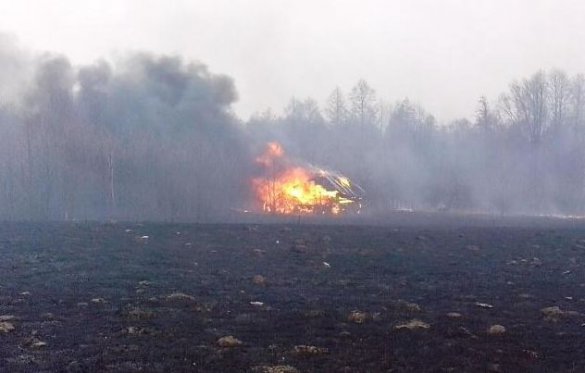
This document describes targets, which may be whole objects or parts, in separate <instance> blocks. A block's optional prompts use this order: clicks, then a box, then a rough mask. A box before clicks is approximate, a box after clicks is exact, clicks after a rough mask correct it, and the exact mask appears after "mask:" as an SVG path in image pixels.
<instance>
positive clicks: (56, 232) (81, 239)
mask: <svg viewBox="0 0 585 373" xmlns="http://www.w3.org/2000/svg"><path fill="white" fill-rule="evenodd" d="M409 219H411V220H412V222H414V221H415V220H416V219H415V218H413V217H412V216H411V217H410V218H409ZM421 219H422V221H423V222H425V224H423V225H420V226H416V225H415V224H402V225H401V224H400V221H401V220H400V219H397V220H396V221H392V222H391V223H390V224H379V225H378V226H371V225H361V226H360V225H309V224H305V225H296V224H283V223H281V224H269V225H265V224H262V225H260V224H231V225H194V224H132V223H116V224H98V223H76V224H30V223H27V224H25V223H21V224H16V223H4V224H2V225H0V255H1V258H2V260H1V261H0V274H1V276H0V315H1V316H0V318H1V320H0V322H1V323H2V324H0V325H2V326H3V329H5V331H4V332H1V331H0V370H1V371H7V372H8V371H10V372H32V371H34V372H39V371H41V372H42V371H47V372H48V371H51V372H53V371H63V372H87V371H90V372H91V371H106V372H130V371H149V372H150V371H153V372H157V371H161V372H162V371H175V372H177V371H197V372H227V371H257V372H263V371H266V372H271V371H272V372H276V371H278V370H276V369H277V368H275V367H277V366H281V368H282V369H283V370H281V371H286V370H285V369H289V370H288V371H294V370H293V367H294V369H296V370H298V371H300V372H326V371H331V372H343V371H345V372H373V371H376V372H377V371H392V372H402V371H416V372H427V371H428V372H431V371H437V372H441V371H445V372H448V371H454V372H455V371H456V372H461V371H466V372H477V371H494V372H498V371H499V372H521V371H530V372H545V371H546V372H550V371H554V372H563V371H566V372H578V371H584V370H585V358H584V357H583V353H582V352H583V351H584V350H585V338H584V337H585V326H583V325H584V323H585V316H584V315H583V314H582V312H584V308H585V276H584V275H585V273H584V269H583V268H584V267H583V265H584V264H585V225H583V224H582V223H579V222H574V221H571V222H566V221H554V222H555V223H554V224H553V223H551V222H552V221H548V222H547V221H543V220H538V222H540V223H539V224H535V223H534V221H528V223H526V222H527V221H526V220H522V219H518V220H517V224H515V225H516V226H514V227H501V226H499V225H500V224H498V222H499V220H497V219H479V220H478V219H475V220H473V221H475V222H476V224H471V223H470V220H469V219H465V220H459V224H454V222H453V221H452V220H453V219H450V220H449V221H447V222H448V223H449V225H448V226H447V225H445V222H446V221H445V220H444V219H443V220H441V219H436V218H429V217H427V218H424V217H422V218H421ZM403 221H405V222H408V221H409V220H408V219H404V220H403ZM431 221H432V222H433V224H430V223H429V222H431ZM441 222H442V223H441ZM522 222H524V223H526V224H523V223H522ZM508 223H509V222H508ZM554 306H558V307H559V310H558V312H557V311H556V310H555V309H553V311H550V309H549V311H546V310H545V311H544V312H543V309H545V308H546V307H554ZM354 311H359V312H358V313H356V312H354ZM413 319H416V320H420V321H422V323H421V324H419V328H415V329H409V328H401V329H397V328H396V327H397V326H399V325H403V324H405V323H407V322H409V321H411V320H413ZM494 324H499V325H502V326H504V327H505V329H506V331H505V333H503V334H502V335H489V334H488V333H487V330H488V328H489V327H490V326H492V325H494ZM420 325H423V326H420ZM424 325H426V326H428V328H427V327H425V326H424ZM10 326H13V327H14V329H13V330H10V329H11V328H10ZM0 329H1V328H0ZM225 336H233V337H235V338H236V339H237V340H239V341H240V342H241V345H239V346H235V347H221V346H219V345H218V340H219V339H220V338H222V337H225ZM224 342H225V340H224ZM226 344H228V345H229V344H237V341H235V342H233V341H232V342H230V341H229V340H228V342H227V343H226ZM302 346H304V347H302ZM285 366H288V367H289V368H285ZM271 369H272V370H271Z"/></svg>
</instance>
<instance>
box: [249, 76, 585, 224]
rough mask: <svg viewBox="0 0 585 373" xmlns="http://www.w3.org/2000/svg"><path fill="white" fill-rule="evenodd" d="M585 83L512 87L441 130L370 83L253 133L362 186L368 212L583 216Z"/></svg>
mask: <svg viewBox="0 0 585 373" xmlns="http://www.w3.org/2000/svg"><path fill="white" fill-rule="evenodd" d="M584 115H585V78H584V77H583V76H582V75H577V76H575V77H570V76H568V75H567V74H566V73H565V72H563V71H560V70H554V71H550V72H548V73H545V72H543V71H539V72H537V73H535V74H533V75H532V76H530V77H528V78H526V79H522V80H520V81H515V82H512V83H511V84H510V87H509V90H508V91H507V92H505V93H503V94H502V95H501V96H500V97H498V98H496V99H495V100H493V101H491V102H489V101H488V99H487V98H485V97H480V98H478V103H477V110H476V115H475V117H474V118H470V119H460V120H455V121H453V122H451V123H437V121H436V119H435V118H434V117H433V116H432V115H431V114H429V113H427V112H426V111H425V110H424V109H423V108H422V107H420V106H419V105H417V104H415V103H414V102H411V101H410V100H408V99H404V100H402V101H400V102H397V103H394V104H387V103H384V101H383V100H380V99H379V98H377V97H376V93H375V90H374V89H373V88H372V87H371V86H370V85H369V84H368V83H367V82H365V81H363V80H361V81H359V82H358V83H357V84H356V85H355V86H354V87H353V88H352V89H351V90H350V91H349V92H348V93H345V94H344V93H343V92H342V91H341V90H340V89H339V88H336V89H334V90H333V92H332V93H331V95H330V96H329V98H328V99H327V100H326V102H325V105H323V106H321V107H320V106H319V105H318V103H317V101H315V100H314V99H311V98H308V99H306V100H297V99H293V100H291V102H290V104H289V105H288V107H287V108H286V110H285V111H284V113H283V114H281V115H273V114H271V113H270V112H266V113H263V114H259V115H257V116H255V117H254V118H252V119H251V120H250V122H249V123H248V125H247V130H248V131H249V132H250V133H251V134H252V138H254V139H259V140H260V142H264V141H266V140H268V139H277V140H279V141H281V142H283V144H285V147H286V148H288V149H289V150H290V151H291V152H293V153H294V154H295V156H297V157H299V158H301V159H304V160H307V161H308V162H314V163H318V164H323V165H327V166H329V167H332V168H335V169H337V170H340V171H342V172H344V173H346V174H348V175H350V176H351V177H352V178H353V179H354V180H355V181H357V182H359V183H361V184H362V186H363V187H364V189H365V190H366V191H367V192H368V196H369V198H368V199H369V210H370V211H372V210H388V209H396V208H408V209H431V210H459V211H468V212H489V213H521V214H541V213H555V214H579V213H583V212H584V210H585V194H584V193H585V138H584V136H585V117H584Z"/></svg>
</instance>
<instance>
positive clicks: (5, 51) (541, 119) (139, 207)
mask: <svg viewBox="0 0 585 373" xmlns="http://www.w3.org/2000/svg"><path fill="white" fill-rule="evenodd" d="M237 98H238V95H237V92H236V88H235V84H234V82H233V80H232V79H231V78H230V77H229V76H226V75H221V74H215V73H212V72H211V71H210V70H209V69H208V68H207V66H205V65H204V64H202V63H200V62H196V61H185V60H184V59H182V58H181V57H177V56H160V55H154V54H149V53H128V54H125V55H122V56H120V57H118V58H116V59H105V58H104V59H101V60H98V61H96V62H94V63H92V64H89V65H76V64H73V63H72V62H71V61H70V60H69V59H68V58H67V57H66V56H63V55H55V54H50V53H42V54H39V53H33V52H29V51H26V50H24V49H22V48H21V47H19V46H18V45H17V44H16V43H15V41H14V40H13V39H11V38H10V37H7V36H5V35H1V34H0V218H1V219H14V220H23V219H33V220H47V219H49V220H63V219H128V220H189V221H193V220H196V221H218V220H221V221H225V220H226V219H231V218H232V217H233V216H232V214H233V211H237V210H239V209H242V208H249V207H250V206H252V207H253V202H255V201H254V195H253V194H252V191H251V185H250V184H251V181H252V180H253V178H254V175H255V171H257V170H255V169H254V168H255V165H254V163H255V162H254V160H255V159H256V157H257V156H258V155H259V154H260V153H261V152H262V150H263V149H264V147H265V145H266V143H268V142H271V141H278V142H279V143H281V144H282V145H283V147H284V148H285V149H286V151H287V153H288V154H289V155H290V156H291V158H293V159H296V160H299V161H301V162H303V163H304V164H307V165H308V164H315V165H319V166H322V167H325V168H327V169H332V170H336V171H339V172H340V173H341V174H343V175H346V176H348V177H349V178H350V179H351V180H353V182H355V183H357V184H359V185H361V186H362V187H363V189H364V193H365V197H364V205H365V206H364V212H366V211H369V212H371V213H385V212H387V211H392V210H397V209H405V208H406V209H413V210H425V211H428V210H432V211H445V210H451V211H461V212H488V213H526V214H543V213H562V214H583V212H584V210H585V152H584V151H583V149H585V146H584V145H585V79H584V78H583V77H582V76H574V77H570V76H567V75H566V74H565V73H563V72H562V71H556V70H555V71H551V72H538V73H536V74H534V75H533V76H531V77H528V78H525V79H523V80H520V81H517V82H513V83H512V84H511V85H510V87H508V90H507V91H505V92H504V93H503V94H502V95H501V97H499V98H494V99H493V100H492V101H489V100H487V99H485V98H481V99H479V100H478V107H477V115H476V116H475V117H474V118H469V119H461V120H458V121H454V122H452V123H439V122H438V121H437V120H436V119H435V118H434V117H433V115H431V114H430V113H427V112H426V111H425V110H424V109H423V108H422V107H420V106H418V105H417V104H415V103H413V102H412V101H410V100H407V99H405V100H403V101H400V102H396V103H394V104H387V103H386V102H385V101H384V100H383V99H381V98H379V97H377V94H376V91H375V89H374V88H373V87H371V86H370V85H369V84H368V83H367V82H365V81H363V80H361V81H358V82H357V83H356V85H355V87H353V88H352V89H350V90H348V92H347V93H344V92H343V90H342V89H340V88H336V89H334V90H333V93H332V95H331V96H330V97H329V98H328V99H327V100H326V101H325V103H324V104H323V105H320V104H319V102H318V101H316V100H315V99H313V98H307V99H304V100H298V99H292V100H291V102H290V104H289V105H288V106H287V107H286V108H285V110H284V112H282V113H274V112H272V111H270V110H268V111H266V112H264V113H259V114H257V115H254V116H253V117H252V118H251V119H250V120H249V121H248V122H246V123H243V122H242V121H241V120H240V119H238V118H237V117H236V116H235V114H234V113H233V111H232V105H233V103H234V102H235V101H236V100H237Z"/></svg>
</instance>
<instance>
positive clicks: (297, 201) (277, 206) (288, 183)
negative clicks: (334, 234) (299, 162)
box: [252, 142, 354, 214]
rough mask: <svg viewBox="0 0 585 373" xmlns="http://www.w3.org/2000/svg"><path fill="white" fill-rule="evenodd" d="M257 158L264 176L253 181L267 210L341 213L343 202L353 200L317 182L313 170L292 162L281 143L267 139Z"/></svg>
mask: <svg viewBox="0 0 585 373" xmlns="http://www.w3.org/2000/svg"><path fill="white" fill-rule="evenodd" d="M256 161H257V162H258V164H260V165H261V166H263V168H264V169H265V177H258V178H255V179H253V181H252V185H253V189H254V191H255V193H256V196H257V199H258V201H259V204H260V205H261V208H262V210H263V211H265V212H270V213H276V214H295V213H308V214H310V213H322V214H326V213H331V214H338V213H340V212H342V211H344V209H345V208H344V205H347V204H351V203H353V202H354V201H352V200H350V199H347V198H345V197H343V196H341V195H340V193H339V191H337V190H329V189H327V188H326V187H325V186H323V185H320V184H318V183H317V182H316V181H315V179H316V176H318V175H316V173H315V171H314V170H311V169H307V168H304V167H300V166H290V165H289V164H288V163H289V162H288V161H287V160H286V158H285V157H284V150H283V148H282V146H280V144H278V143H275V142H271V143H268V144H267V146H266V149H265V151H264V153H263V154H262V155H260V156H259V157H258V158H257V159H256ZM320 172H326V171H323V170H321V171H320ZM340 182H342V183H349V179H347V178H345V177H343V178H340Z"/></svg>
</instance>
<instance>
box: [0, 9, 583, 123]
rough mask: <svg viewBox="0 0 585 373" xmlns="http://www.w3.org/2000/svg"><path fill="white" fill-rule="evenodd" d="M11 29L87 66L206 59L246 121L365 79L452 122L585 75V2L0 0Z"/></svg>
mask: <svg viewBox="0 0 585 373" xmlns="http://www.w3.org/2000/svg"><path fill="white" fill-rule="evenodd" d="M0 31H3V32H8V33H10V34H12V35H14V36H15V37H16V38H17V40H18V42H19V44H20V45H21V46H22V47H25V48H28V49H31V50H33V51H45V50H48V51H53V52H60V53H64V54H66V55H67V56H69V57H70V58H71V59H72V60H73V61H74V62H75V63H87V62H92V61H93V60H95V59H97V58H99V57H103V56H106V57H108V56H114V55H115V54H116V53H120V52H124V51H126V50H148V51H152V52H157V53H166V54H177V55H182V56H184V57H186V58H188V59H196V60H199V61H201V62H203V63H205V64H207V65H208V66H209V67H210V69H211V71H212V72H216V73H225V74H228V75H230V76H232V77H233V78H234V79H235V82H236V86H237V88H238V91H239V96H240V99H239V102H238V104H237V105H236V107H235V108H236V111H237V112H238V113H239V114H240V115H241V116H242V117H243V118H244V119H246V118H247V117H248V115H249V114H251V113H253V112H254V111H261V110H264V109H265V108H267V107H272V108H274V109H275V110H276V111H280V110H281V109H282V107H283V106H285V105H286V103H287V102H288V100H289V99H290V98H291V97H292V96H295V97H297V98H304V97H307V96H311V97H314V98H316V99H317V100H319V101H320V102H324V101H325V99H326V97H327V96H328V95H329V93H330V92H331V91H332V90H333V88H335V86H337V85H338V86H340V87H341V88H342V89H344V90H345V91H349V89H350V88H351V87H352V86H353V85H354V84H355V83H356V81H357V80H358V79H360V78H364V79H366V80H367V81H368V82H370V84H371V85H372V86H373V87H374V88H375V89H376V90H377V93H378V95H379V96H381V97H383V98H385V99H388V100H390V101H394V100H397V99H400V98H403V97H409V98H410V99H412V100H414V101H417V102H419V103H420V104H422V105H423V106H424V107H425V108H426V109H427V110H428V111H430V112H431V113H433V114H435V115H436V116H437V117H438V118H439V120H442V121H447V120H451V119H454V118H457V117H461V116H468V117H471V116H472V115H473V112H474V110H475V108H476V102H477V99H478V97H479V96H480V95H482V94H485V95H487V96H488V97H489V98H496V97H497V96H498V95H499V93H501V92H502V91H504V90H505V89H506V88H507V86H508V83H509V82H510V81H511V80H513V79H516V78H521V77H524V76H527V75H529V74H531V73H533V72H535V71H536V70H538V69H540V68H543V69H550V68H553V67H558V68H562V69H565V70H566V71H568V72H569V73H576V72H583V73H585V1H578V0H574V1H571V0H540V1H539V0H491V1H489V0H485V1H479V0H478V1H470V0H459V1H457V0H441V1H439V0H386V1H381V0H380V1H376V0H369V1H368V0H359V1H358V0H355V1H353V0H347V1H342V0H337V1H335V0H321V1H319V0H294V1H293V0H291V1H279V0H247V1H246V0H209V1H203V0H200V1H197V0H191V1H187V0H165V1H159V0H126V1H124V0H83V1H79V0H66V1H56V0H52V1H49V0H37V1H33V0H18V1H15V0H0Z"/></svg>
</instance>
